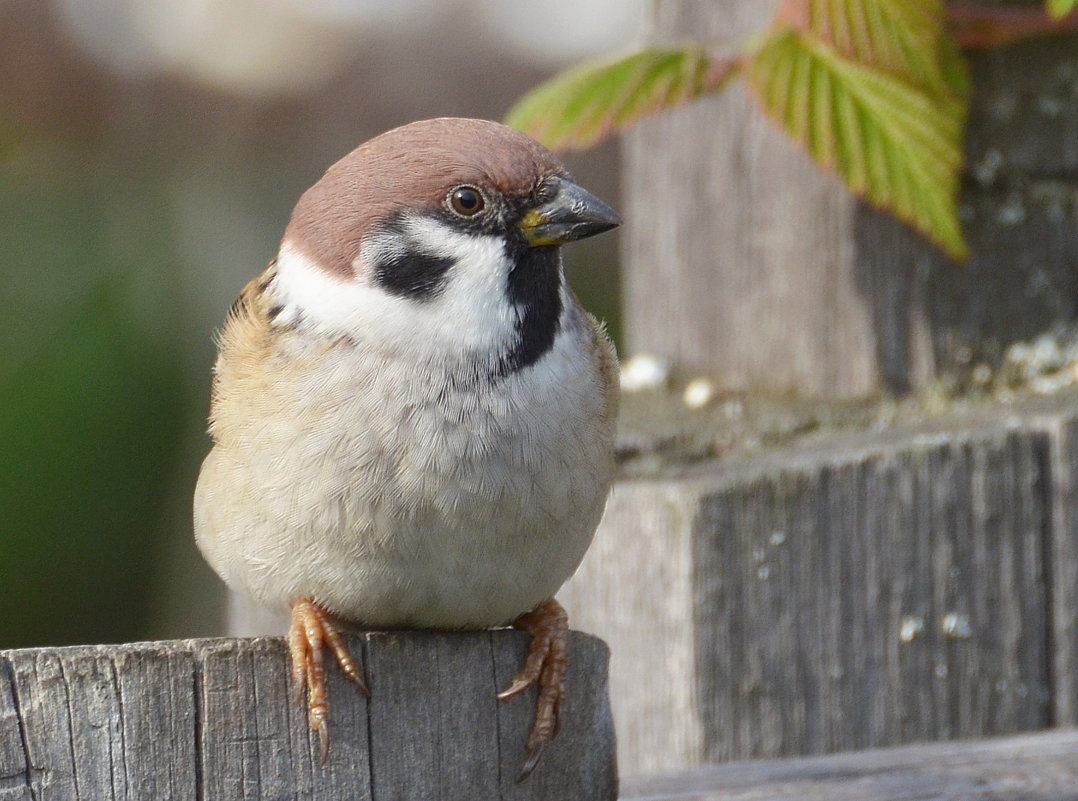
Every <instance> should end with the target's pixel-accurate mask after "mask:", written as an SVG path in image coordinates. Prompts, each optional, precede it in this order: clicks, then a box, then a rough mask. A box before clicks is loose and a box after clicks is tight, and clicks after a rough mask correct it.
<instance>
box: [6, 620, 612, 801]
mask: <svg viewBox="0 0 1078 801" xmlns="http://www.w3.org/2000/svg"><path fill="white" fill-rule="evenodd" d="M350 640H351V647H352V649H353V653H354V654H357V655H362V660H363V662H364V665H365V667H366V669H367V672H368V679H369V681H370V684H371V688H372V693H373V696H372V699H371V701H370V703H369V704H368V703H367V701H366V700H365V699H364V698H363V696H362V694H361V693H360V692H359V691H358V690H357V688H356V687H355V686H354V685H351V684H350V683H348V682H347V681H346V680H345V679H344V678H343V677H342V676H341V675H340V672H339V671H337V670H335V669H334V670H330V672H329V675H330V683H329V693H330V705H331V707H330V708H331V716H330V734H331V752H330V758H329V763H328V764H327V765H326V766H325V767H324V768H323V767H320V766H319V765H318V763H317V760H318V744H317V742H315V740H314V738H313V737H312V735H311V734H310V732H309V730H308V728H307V723H306V714H305V711H304V709H302V708H299V707H296V706H293V705H291V704H290V703H289V698H290V693H289V688H288V679H289V675H288V673H289V667H288V658H287V652H286V648H285V646H284V643H283V641H281V640H279V639H269V638H265V639H255V640H235V639H222V640H197V641H196V640H192V641H183V642H169V643H140V644H135V645H121V646H86V647H74V648H43V649H30V650H19V651H4V652H0V799H5V801H6V799H8V798H10V799H23V798H25V799H34V801H47V799H63V800H64V801H80V800H82V799H94V801H97V799H130V798H169V799H185V798H191V799H194V798H207V799H208V798H237V799H240V798H243V799H247V798H250V799H256V798H257V799H265V798H301V799H327V800H328V799H365V800H368V801H387V800H388V799H398V800H400V801H405V800H407V799H429V798H446V799H452V798H469V799H471V798H474V799H488V798H489V799H502V798H505V799H513V800H514V801H516V799H520V800H521V801H525V800H526V799H541V798H551V797H564V798H574V799H575V798H580V799H597V800H599V799H601V800H603V801H609V800H610V799H614V798H615V797H616V794H617V780H616V768H615V763H614V740H613V730H612V725H611V723H610V712H609V702H608V700H607V698H606V660H607V652H606V649H605V647H604V646H603V645H602V643H600V642H598V641H596V640H595V639H594V638H590V637H587V636H584V635H579V634H574V635H573V639H572V645H571V647H572V652H571V655H572V659H571V662H570V675H569V685H568V686H569V693H570V699H569V703H568V704H567V707H566V710H565V717H564V725H563V731H562V732H561V734H560V735H559V738H558V740H557V741H556V742H555V744H554V745H553V747H551V748H549V749H548V750H547V752H546V753H545V754H544V755H543V760H542V761H541V763H540V765H539V767H538V768H537V769H536V771H535V773H534V774H533V775H532V777H531V778H530V779H529V780H528V781H526V782H525V783H523V784H521V785H515V784H513V778H515V776H516V774H517V771H519V768H520V766H521V765H522V764H523V760H524V751H523V741H524V738H525V737H526V734H527V731H528V728H529V727H530V725H531V719H532V714H533V710H534V695H531V697H522V698H517V699H513V700H510V701H507V702H503V703H499V702H497V701H496V699H495V697H494V696H495V693H496V692H497V690H498V689H500V688H501V685H500V684H499V682H501V681H503V680H505V675H506V674H507V673H511V672H513V671H515V670H516V669H518V668H519V665H520V664H522V662H523V655H524V653H525V651H526V648H527V638H526V637H525V636H524V635H523V634H521V633H520V632H514V631H496V632H477V633H471V634H459V635H457V634H434V633H423V632H417V633H372V634H364V635H355V636H352V637H351V638H350ZM510 665H512V666H513V667H512V669H510V667H509V666H510Z"/></svg>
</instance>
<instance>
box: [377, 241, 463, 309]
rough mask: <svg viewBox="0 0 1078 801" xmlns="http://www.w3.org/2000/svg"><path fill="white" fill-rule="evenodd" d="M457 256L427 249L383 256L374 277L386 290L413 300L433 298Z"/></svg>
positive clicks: (443, 286) (441, 287) (443, 282)
mask: <svg viewBox="0 0 1078 801" xmlns="http://www.w3.org/2000/svg"><path fill="white" fill-rule="evenodd" d="M452 266H453V259H451V258H447V257H445V256H431V255H430V254H427V253H419V252H416V251H404V252H401V253H396V254H394V255H392V256H390V257H388V258H385V259H380V260H379V261H378V262H377V263H375V265H374V279H375V281H376V282H377V283H378V285H379V286H381V287H382V288H383V289H384V290H385V291H386V292H388V293H390V294H391V295H397V296H398V297H402V298H411V299H412V300H422V301H426V300H433V299H434V298H435V297H437V296H438V294H439V293H440V292H441V291H442V290H443V289H444V288H445V282H446V275H447V273H448V272H449V269H450V268H451V267H452Z"/></svg>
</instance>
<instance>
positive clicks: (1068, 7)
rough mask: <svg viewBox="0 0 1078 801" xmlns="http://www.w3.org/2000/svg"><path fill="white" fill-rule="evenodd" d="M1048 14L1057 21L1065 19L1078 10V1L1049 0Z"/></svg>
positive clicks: (1047, 4) (1047, 3)
mask: <svg viewBox="0 0 1078 801" xmlns="http://www.w3.org/2000/svg"><path fill="white" fill-rule="evenodd" d="M1046 6H1047V8H1048V13H1049V14H1051V15H1052V16H1053V17H1055V18H1056V19H1063V18H1064V17H1065V16H1067V15H1068V14H1069V13H1071V12H1072V11H1074V9H1076V8H1078V0H1047V2H1046Z"/></svg>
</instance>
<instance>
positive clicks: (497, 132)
mask: <svg viewBox="0 0 1078 801" xmlns="http://www.w3.org/2000/svg"><path fill="white" fill-rule="evenodd" d="M564 174H565V167H564V166H563V165H562V163H561V161H559V160H558V158H557V157H556V156H555V155H554V154H553V153H551V152H550V151H549V150H547V149H546V148H545V147H543V146H542V145H540V144H539V143H538V142H536V141H535V140H534V139H531V138H530V137H528V136H526V135H525V134H522V133H520V132H519V131H516V130H514V129H512V128H509V127H507V126H505V125H501V124H500V123H497V122H490V121H489V120H472V119H462V118H456V117H443V118H439V119H434V120H423V121H421V122H413V123H410V124H408V125H403V126H401V127H400V128H394V129H393V130H391V131H386V132H385V133H384V134H381V135H380V136H376V137H374V138H373V139H370V140H368V141H367V142H364V143H363V144H362V145H360V146H359V147H357V148H356V149H355V150H353V151H352V152H351V153H349V154H348V155H347V156H345V157H344V158H342V159H341V160H340V161H338V162H337V163H336V164H334V165H333V166H332V167H330V168H329V169H328V170H326V174H325V175H323V176H322V178H321V179H320V180H319V181H318V183H316V184H315V185H314V186H312V187H311V188H310V189H308V190H307V191H306V192H304V193H303V195H302V196H301V197H300V199H299V202H297V203H296V207H295V209H293V211H292V219H291V220H290V221H289V223H288V227H287V228H286V229H285V232H284V241H287V242H288V243H289V244H291V245H292V246H293V247H295V248H298V249H299V250H300V251H301V252H302V253H303V254H304V255H305V256H307V258H309V259H311V260H312V261H313V262H314V263H315V264H317V265H318V266H319V267H321V268H322V269H324V270H328V271H330V272H334V273H338V274H341V275H347V276H349V277H351V276H352V274H353V271H352V262H353V261H354V260H355V258H356V256H357V255H358V253H359V248H360V243H361V242H362V241H363V238H364V236H366V234H367V232H368V231H369V230H370V229H371V227H372V226H374V225H376V224H377V223H378V222H380V221H382V220H385V219H386V218H387V217H389V216H390V215H391V214H393V213H394V212H396V211H398V210H400V209H405V208H407V209H420V210H421V209H433V208H435V207H437V206H438V205H439V204H440V203H442V202H443V201H444V200H445V197H446V194H447V192H448V191H449V190H450V189H451V188H452V187H454V186H457V185H459V184H473V185H475V186H478V187H480V188H486V189H493V190H495V191H497V192H500V193H502V194H504V195H508V196H514V195H524V194H526V193H528V192H531V191H532V190H533V189H534V188H535V187H536V185H537V184H538V183H539V182H540V181H541V180H542V179H544V178H546V177H548V176H550V175H564Z"/></svg>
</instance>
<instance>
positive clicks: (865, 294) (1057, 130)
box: [621, 0, 1078, 396]
mask: <svg viewBox="0 0 1078 801" xmlns="http://www.w3.org/2000/svg"><path fill="white" fill-rule="evenodd" d="M1023 4H1024V5H1029V2H1028V0H996V2H995V3H994V5H1023ZM775 5H776V3H775V0H753V2H749V0H655V2H653V3H652V20H651V25H650V31H649V36H650V38H651V40H652V41H656V42H663V43H667V42H682V41H685V40H686V39H689V40H694V41H704V42H707V43H708V46H709V47H711V48H714V49H720V50H725V51H726V52H730V53H733V52H736V51H737V49H738V47H739V44H740V41H741V39H742V37H744V36H745V35H747V34H751V33H755V32H757V31H760V30H761V29H763V28H764V27H765V26H766V25H767V24H768V21H769V19H770V17H771V14H772V12H773V10H774V8H775ZM1076 42H1078V38H1076V37H1075V36H1073V35H1070V36H1058V37H1052V38H1039V39H1037V40H1035V41H1029V42H1025V43H1022V44H1019V45H1016V46H1012V47H1006V48H990V49H986V50H983V51H981V52H978V53H976V54H974V55H972V56H971V77H972V83H973V98H972V108H971V111H970V120H969V125H968V127H967V142H966V157H967V160H968V165H969V168H968V170H967V173H968V174H967V176H966V180H964V181H963V187H962V197H961V206H962V207H961V216H962V222H963V228H964V229H965V231H966V233H967V236H968V239H969V243H970V246H971V250H972V257H971V259H970V260H969V263H968V264H966V265H964V266H963V268H956V266H955V265H954V264H953V263H952V262H951V261H950V260H948V259H947V258H946V257H944V256H943V255H942V254H941V253H939V252H938V250H936V249H935V248H933V247H932V246H930V245H929V244H928V243H927V242H926V241H924V240H923V239H922V238H921V237H919V236H918V235H917V234H916V233H914V232H913V231H912V230H911V229H909V228H908V227H907V226H905V225H904V224H902V223H899V222H897V221H896V220H895V219H894V218H892V217H890V216H889V215H884V214H881V213H879V212H877V211H874V210H873V209H871V208H870V207H869V206H868V204H866V203H861V202H858V201H856V200H855V199H854V198H853V197H852V195H851V194H850V193H849V192H848V191H847V190H846V189H845V188H844V187H842V185H841V184H840V182H839V181H838V180H836V179H835V178H833V177H832V176H829V175H827V174H825V173H824V172H823V171H821V170H818V169H816V168H815V167H814V166H813V164H812V163H811V161H810V160H809V158H808V157H807V156H806V155H805V154H804V152H803V151H802V149H801V148H799V147H797V146H796V145H794V144H793V143H791V142H790V141H789V140H788V138H787V137H786V136H785V135H784V134H783V133H782V132H781V131H780V130H779V128H778V126H776V125H774V124H772V123H771V122H770V121H768V120H766V119H765V118H764V115H763V113H762V112H761V111H760V109H759V108H758V105H757V104H755V103H753V102H752V101H751V99H750V97H749V93H748V92H745V91H743V89H742V88H741V87H734V88H732V89H730V90H727V91H725V92H722V93H720V94H717V95H711V96H708V97H705V98H702V99H700V100H697V101H694V102H693V103H691V104H686V105H684V106H681V107H680V108H677V109H674V110H671V111H669V112H664V113H663V114H660V115H656V116H654V117H650V118H648V119H645V120H643V121H641V123H640V124H639V125H637V126H634V128H633V129H632V130H630V131H628V132H627V134H626V136H625V139H624V142H625V145H624V148H623V153H624V162H623V163H624V179H623V185H624V186H625V188H626V191H625V192H624V193H623V194H624V200H623V207H622V209H621V211H622V213H623V214H624V215H625V223H626V224H625V228H624V233H623V235H622V242H623V251H622V252H623V256H624V261H625V264H626V269H625V270H624V272H623V279H622V280H623V284H624V298H625V310H624V319H625V326H624V329H625V332H626V340H627V342H626V345H627V348H626V349H627V351H628V352H629V353H636V352H641V351H643V352H648V353H655V354H658V355H660V356H663V357H665V358H668V359H670V360H672V361H673V362H674V363H675V364H677V365H679V366H680V367H683V368H684V369H685V370H689V371H699V372H701V373H703V374H706V375H714V376H718V377H720V378H721V380H722V381H723V383H724V384H725V385H726V386H728V387H730V388H737V389H741V388H752V387H766V388H770V389H773V390H777V391H786V390H790V389H795V390H798V391H801V392H805V393H808V394H816V395H826V396H858V395H863V394H870V393H873V392H878V391H880V390H887V389H889V390H893V391H906V390H908V389H910V388H911V387H920V386H925V385H926V384H927V383H929V382H930V381H931V380H932V379H933V378H934V377H935V376H936V375H937V374H939V373H943V372H950V371H951V370H957V371H959V372H965V371H967V370H968V369H969V367H970V366H971V364H975V363H976V362H977V361H979V360H982V359H984V360H988V361H990V362H991V361H998V359H999V357H1000V356H1001V355H1002V353H1003V351H1004V350H1005V349H1006V347H1007V345H1008V344H1010V343H1011V342H1014V341H1016V340H1023V339H1029V338H1032V337H1034V336H1036V335H1038V334H1040V333H1042V332H1044V331H1048V330H1051V329H1052V327H1053V326H1054V325H1072V324H1073V323H1074V320H1075V319H1076V317H1078V301H1076V298H1078V269H1076V268H1078V237H1075V236H1074V223H1073V219H1074V217H1073V214H1074V212H1073V209H1074V201H1073V198H1074V192H1075V188H1076V182H1075V176H1076V174H1078V146H1076V145H1075V141H1076V140H1078V96H1076V95H1075V94H1074V92H1073V91H1072V88H1071V87H1072V85H1073V74H1074V69H1075V60H1074V53H1075V52H1076Z"/></svg>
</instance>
